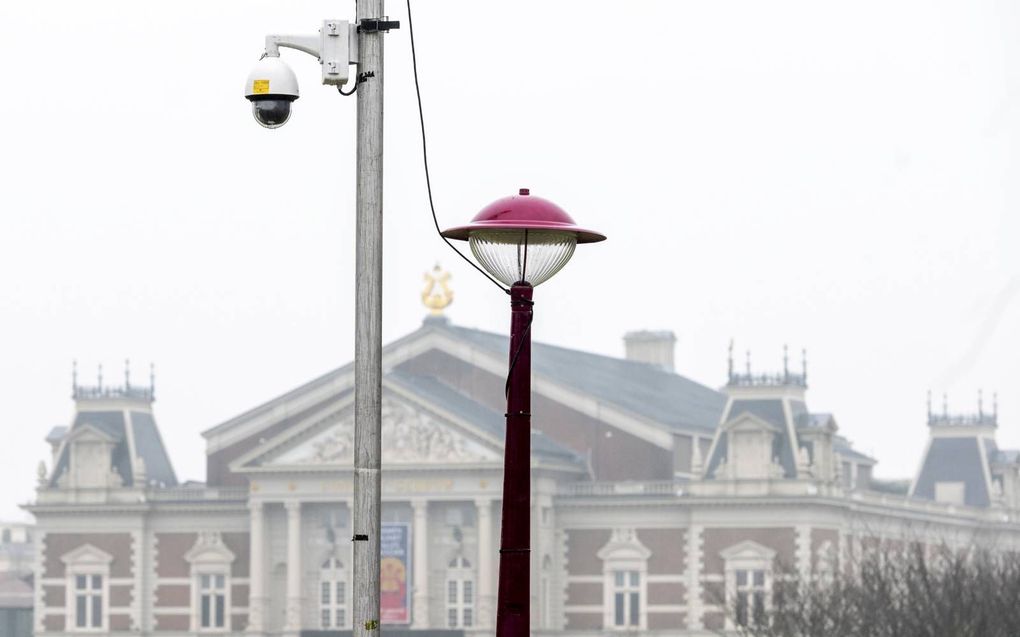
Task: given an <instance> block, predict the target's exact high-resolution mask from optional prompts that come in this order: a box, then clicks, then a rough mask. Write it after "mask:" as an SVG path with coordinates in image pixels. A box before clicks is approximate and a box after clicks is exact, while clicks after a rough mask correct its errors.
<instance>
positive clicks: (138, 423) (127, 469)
mask: <svg viewBox="0 0 1020 637" xmlns="http://www.w3.org/2000/svg"><path fill="white" fill-rule="evenodd" d="M131 421H132V432H131V433H132V435H133V436H134V438H135V454H136V455H137V456H138V457H140V458H141V459H142V461H143V462H144V463H145V473H146V478H147V479H148V480H149V481H150V482H151V481H155V482H158V483H161V484H162V485H165V486H175V485H176V484H177V477H176V476H175V475H174V470H173V467H172V466H171V464H170V457H169V456H168V455H167V453H166V449H165V448H164V447H163V442H162V440H160V437H159V432H158V431H157V430H156V421H155V420H154V419H153V418H152V415H151V414H148V413H146V412H140V411H132V412H131ZM86 425H88V426H92V427H95V428H96V429H98V430H99V431H101V432H103V433H105V434H106V435H108V436H109V437H110V438H112V439H113V440H114V441H116V444H115V445H114V447H113V455H112V458H111V466H112V467H113V468H114V470H116V471H117V473H118V474H119V475H120V477H121V479H122V480H123V481H124V485H125V486H133V485H134V476H133V472H132V467H131V451H130V449H128V439H127V432H126V431H125V418H124V412H123V411H79V412H78V413H77V414H76V415H75V419H74V423H73V424H72V425H71V432H74V431H75V430H76V429H78V428H81V427H85V426H86ZM69 453H70V449H69V448H68V447H67V446H65V447H64V448H63V449H61V451H60V456H59V457H58V458H57V464H56V467H55V468H54V471H53V474H52V477H51V478H50V486H56V485H57V481H58V480H59V479H60V478H61V477H62V476H63V475H64V473H66V472H67V467H68V463H69V461H70V459H69Z"/></svg>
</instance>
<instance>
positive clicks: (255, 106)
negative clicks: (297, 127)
mask: <svg viewBox="0 0 1020 637" xmlns="http://www.w3.org/2000/svg"><path fill="white" fill-rule="evenodd" d="M244 96H245V97H247V98H248V100H249V101H250V102H251V112H252V114H253V115H254V116H255V121H256V122H258V123H259V124H261V125H262V126H265V127H266V128H279V127H281V126H283V125H284V124H286V123H287V120H288V119H290V105H291V102H293V101H294V100H296V99H297V98H298V83H297V76H295V75H294V71H292V70H291V68H290V67H289V66H287V64H286V62H284V61H283V60H281V59H280V58H279V56H269V57H264V58H262V59H261V60H259V61H258V64H256V65H255V68H254V69H252V72H251V73H250V74H249V75H248V83H247V84H245V86H244Z"/></svg>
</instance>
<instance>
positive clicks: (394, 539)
mask: <svg viewBox="0 0 1020 637" xmlns="http://www.w3.org/2000/svg"><path fill="white" fill-rule="evenodd" d="M410 539H411V533H410V527H409V526H408V525H406V524H384V525H383V526H382V534H381V535H380V537H379V552H380V554H381V555H380V561H379V570H380V573H379V606H380V617H379V619H380V621H382V623H384V624H408V623H410V622H411V586H410V580H409V578H408V575H409V574H410V568H411V560H410V548H411V547H410V541H409V540H410Z"/></svg>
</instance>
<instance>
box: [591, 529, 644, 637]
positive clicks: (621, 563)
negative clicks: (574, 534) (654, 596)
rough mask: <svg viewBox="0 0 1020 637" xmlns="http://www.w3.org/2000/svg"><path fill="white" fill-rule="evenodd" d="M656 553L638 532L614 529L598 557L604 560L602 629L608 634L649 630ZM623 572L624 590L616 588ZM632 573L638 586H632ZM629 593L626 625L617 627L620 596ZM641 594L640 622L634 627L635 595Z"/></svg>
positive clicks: (639, 597)
mask: <svg viewBox="0 0 1020 637" xmlns="http://www.w3.org/2000/svg"><path fill="white" fill-rule="evenodd" d="M651 556H652V552H651V551H650V550H649V549H648V547H646V546H645V545H644V544H642V543H641V542H640V540H638V537H637V532H636V531H635V530H634V529H630V528H624V529H614V530H613V534H612V536H611V537H610V538H609V542H608V543H607V544H606V545H605V546H603V547H602V548H601V549H600V550H599V552H598V557H599V559H601V560H602V576H603V577H602V626H603V630H607V631H634V630H647V628H648V558H650V557H651ZM618 572H623V573H626V575H624V578H625V580H624V588H623V589H620V588H619V587H618V586H617V585H616V581H617V575H616V574H617V573H618ZM631 573H634V574H636V577H637V580H638V581H637V584H636V585H632V584H631V580H630V578H631ZM617 592H625V594H626V597H625V599H624V604H625V607H624V623H623V624H622V625H617V624H616V593H617ZM633 593H637V596H638V609H637V617H638V623H637V624H632V623H631V622H630V617H631V608H630V604H631V600H632V599H633V597H632V596H631V595H632V594H633Z"/></svg>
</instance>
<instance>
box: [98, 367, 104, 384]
mask: <svg viewBox="0 0 1020 637" xmlns="http://www.w3.org/2000/svg"><path fill="white" fill-rule="evenodd" d="M98 378H99V389H100V390H102V389H103V364H102V363H99V376H98Z"/></svg>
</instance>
